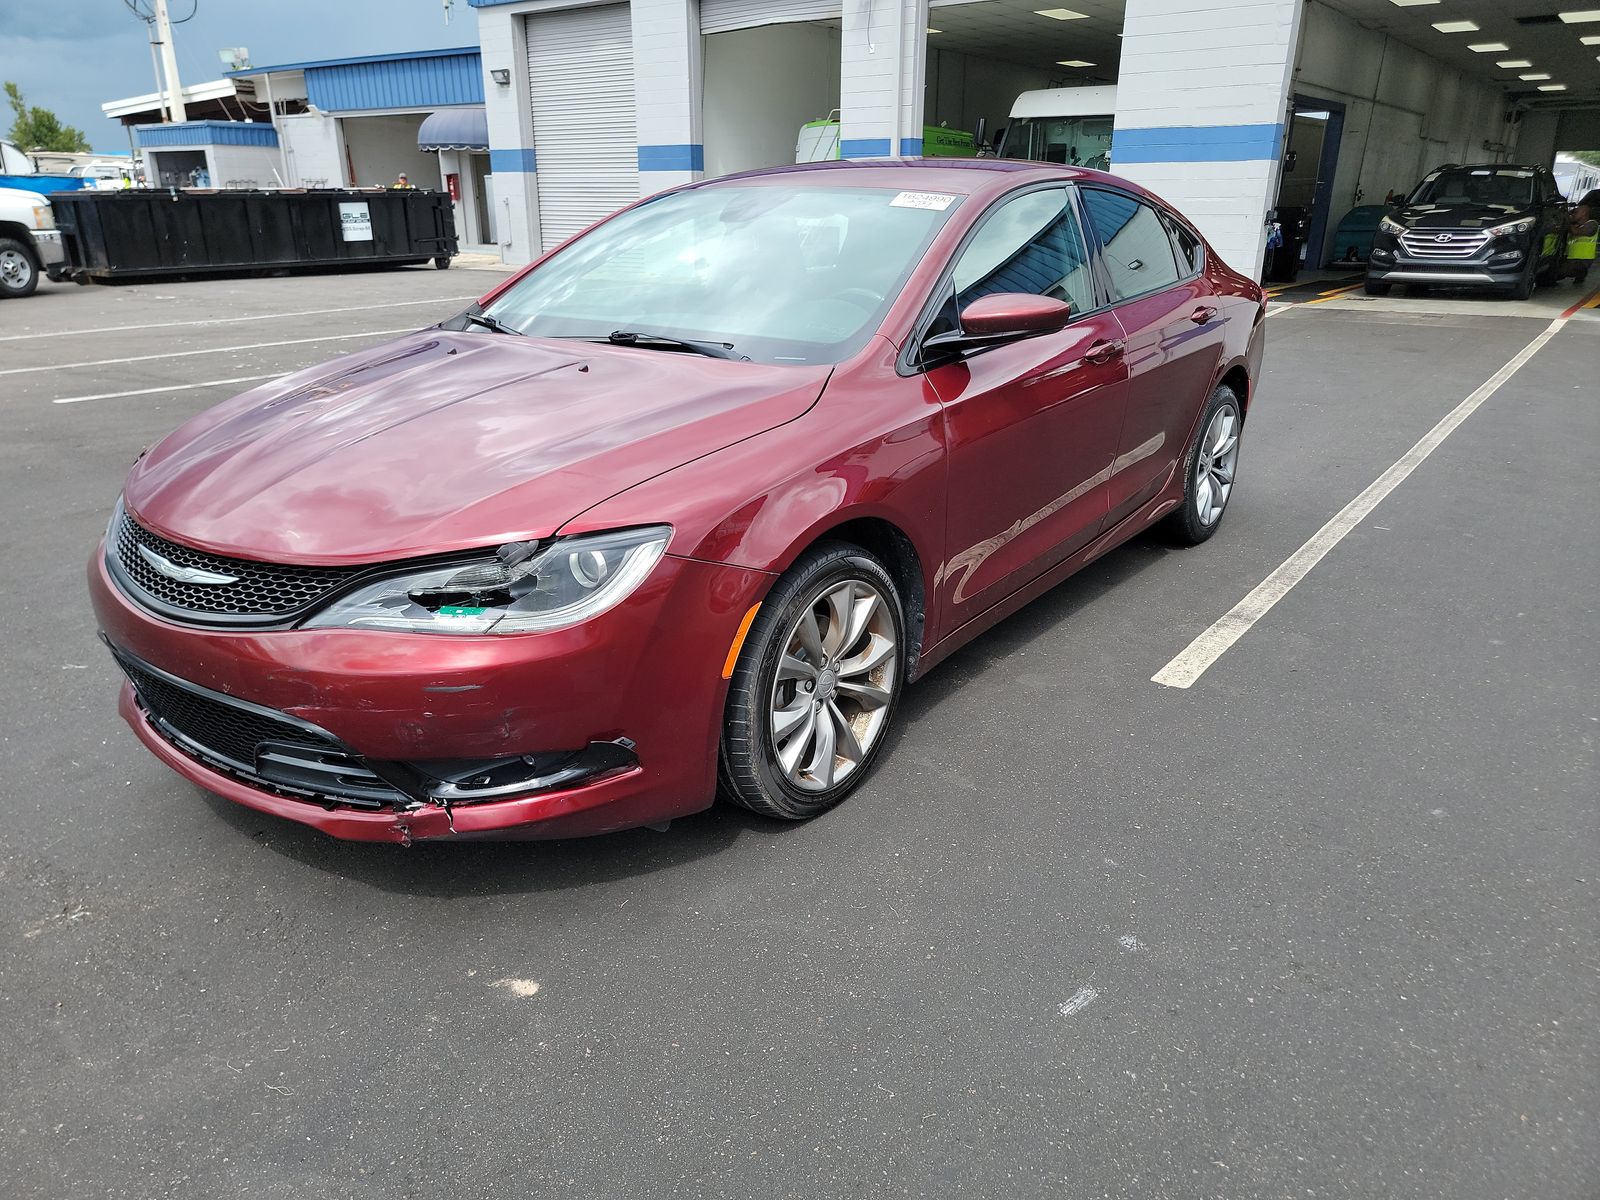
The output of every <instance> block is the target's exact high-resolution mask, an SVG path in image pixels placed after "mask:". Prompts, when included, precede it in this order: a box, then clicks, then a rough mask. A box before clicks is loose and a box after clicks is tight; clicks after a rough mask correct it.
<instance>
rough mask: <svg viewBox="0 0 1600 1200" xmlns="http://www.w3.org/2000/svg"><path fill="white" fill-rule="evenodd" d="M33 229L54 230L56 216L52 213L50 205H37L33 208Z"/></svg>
mask: <svg viewBox="0 0 1600 1200" xmlns="http://www.w3.org/2000/svg"><path fill="white" fill-rule="evenodd" d="M33 227H34V228H35V229H54V228H55V227H56V215H55V213H53V212H51V211H50V206H49V205H48V204H35V205H34V206H33Z"/></svg>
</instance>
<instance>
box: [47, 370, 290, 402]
mask: <svg viewBox="0 0 1600 1200" xmlns="http://www.w3.org/2000/svg"><path fill="white" fill-rule="evenodd" d="M284 374H285V372H283V371H274V372H273V373H272V374H271V375H236V376H234V377H233V378H232V379H208V380H206V381H205V382H204V383H164V384H162V385H161V386H160V387H147V388H134V389H133V390H132V391H131V392H100V393H98V394H96V395H93V396H62V397H61V398H60V399H59V400H52V401H50V403H51V404H82V403H83V402H84V401H85V400H120V399H121V398H122V397H124V396H149V395H153V394H154V393H156V392H188V391H193V390H194V389H195V388H208V387H222V386H223V385H224V384H227V383H259V382H260V381H261V380H263V379H280V378H282V377H283V375H284Z"/></svg>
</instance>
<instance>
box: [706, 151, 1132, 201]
mask: <svg viewBox="0 0 1600 1200" xmlns="http://www.w3.org/2000/svg"><path fill="white" fill-rule="evenodd" d="M801 176H803V177H806V180H807V182H810V183H817V184H821V185H824V186H827V187H860V188H889V187H895V188H906V189H921V188H927V189H931V190H935V191H946V192H957V193H960V194H962V195H968V196H977V195H984V194H987V193H996V192H1005V191H1010V190H1011V189H1012V188H1014V187H1018V186H1020V185H1023V184H1027V183H1032V182H1041V183H1043V182H1050V181H1053V180H1057V181H1063V182H1065V181H1071V180H1083V181H1085V182H1088V181H1094V180H1098V181H1100V182H1102V183H1110V184H1114V185H1115V186H1117V187H1120V188H1125V189H1126V190H1128V191H1130V192H1134V193H1136V194H1138V195H1140V196H1147V197H1148V196H1150V193H1149V192H1147V191H1146V190H1145V189H1144V188H1141V187H1140V186H1139V185H1138V184H1136V183H1133V182H1131V181H1129V180H1126V179H1122V178H1120V177H1119V176H1116V175H1108V174H1106V173H1105V172H1104V171H1094V170H1091V169H1089V168H1087V167H1068V166H1063V165H1060V164H1058V163H1040V162H1026V161H1023V160H1021V159H1014V158H870V159H842V160H835V161H832V162H818V163H796V164H793V165H788V166H781V167H765V168H762V169H761V170H756V171H741V172H740V173H738V174H737V175H724V176H721V177H720V178H717V179H708V180H705V181H703V182H701V183H695V184H691V185H689V186H690V187H692V188H703V187H719V186H722V185H724V184H730V183H762V184H767V183H772V182H775V181H778V180H783V179H790V178H796V177H801ZM1151 198H1152V199H1153V198H1154V197H1151Z"/></svg>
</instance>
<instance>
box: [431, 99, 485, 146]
mask: <svg viewBox="0 0 1600 1200" xmlns="http://www.w3.org/2000/svg"><path fill="white" fill-rule="evenodd" d="M488 148H489V117H488V114H486V113H485V112H484V111H483V108H482V107H481V106H480V107H475V108H441V109H440V110H439V111H438V112H436V113H430V114H429V115H428V116H427V117H426V118H425V119H424V120H423V122H422V127H421V128H420V129H418V130H417V149H418V150H487V149H488Z"/></svg>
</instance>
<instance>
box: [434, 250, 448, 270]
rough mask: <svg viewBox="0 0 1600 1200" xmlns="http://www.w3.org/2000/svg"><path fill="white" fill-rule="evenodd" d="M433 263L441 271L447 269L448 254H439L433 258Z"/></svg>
mask: <svg viewBox="0 0 1600 1200" xmlns="http://www.w3.org/2000/svg"><path fill="white" fill-rule="evenodd" d="M433 265H434V266H435V267H436V268H438V269H439V270H441V271H448V270H449V269H450V256H449V255H448V254H441V255H439V257H438V258H436V259H434V260H433Z"/></svg>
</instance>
